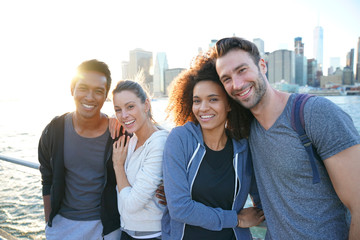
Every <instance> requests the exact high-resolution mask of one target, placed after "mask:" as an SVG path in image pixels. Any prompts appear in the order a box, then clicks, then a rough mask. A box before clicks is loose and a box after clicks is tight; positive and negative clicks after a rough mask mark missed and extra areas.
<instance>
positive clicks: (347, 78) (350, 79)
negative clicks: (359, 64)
mask: <svg viewBox="0 0 360 240" xmlns="http://www.w3.org/2000/svg"><path fill="white" fill-rule="evenodd" d="M344 84H346V85H353V84H354V49H353V48H352V49H351V50H350V52H348V53H347V54H346V67H344Z"/></svg>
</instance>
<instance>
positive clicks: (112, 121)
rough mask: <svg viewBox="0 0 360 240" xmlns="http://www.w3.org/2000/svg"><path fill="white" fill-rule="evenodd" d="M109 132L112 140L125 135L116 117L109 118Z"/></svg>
mask: <svg viewBox="0 0 360 240" xmlns="http://www.w3.org/2000/svg"><path fill="white" fill-rule="evenodd" d="M109 132H110V135H111V138H112V139H115V138H117V137H119V136H120V135H122V134H124V133H125V129H124V128H123V127H122V126H121V124H120V122H119V121H118V120H117V118H116V117H109Z"/></svg>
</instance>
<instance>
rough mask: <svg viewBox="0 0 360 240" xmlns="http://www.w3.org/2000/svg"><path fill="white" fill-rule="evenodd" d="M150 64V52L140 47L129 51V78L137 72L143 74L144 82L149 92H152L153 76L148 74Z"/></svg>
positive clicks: (151, 57) (151, 58)
mask: <svg viewBox="0 0 360 240" xmlns="http://www.w3.org/2000/svg"><path fill="white" fill-rule="evenodd" d="M152 66H153V55H152V52H148V51H144V50H143V49H140V48H136V49H134V50H131V51H130V55H129V68H128V75H129V78H131V79H134V78H135V77H136V76H137V75H138V74H139V73H141V74H143V76H144V84H145V85H146V87H147V88H148V89H149V91H150V93H152V92H153V76H152V75H151V74H150V69H151V68H152Z"/></svg>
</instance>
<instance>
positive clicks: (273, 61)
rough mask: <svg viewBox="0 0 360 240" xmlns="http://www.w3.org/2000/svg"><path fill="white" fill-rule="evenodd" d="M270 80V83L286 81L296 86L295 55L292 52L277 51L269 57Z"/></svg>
mask: <svg viewBox="0 0 360 240" xmlns="http://www.w3.org/2000/svg"><path fill="white" fill-rule="evenodd" d="M268 79H269V82H270V83H276V82H280V81H281V80H285V81H286V82H287V83H289V84H295V54H294V51H290V50H284V49H282V50H276V51H274V52H272V53H270V55H269V61H268Z"/></svg>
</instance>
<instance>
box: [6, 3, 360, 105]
mask: <svg viewBox="0 0 360 240" xmlns="http://www.w3.org/2000/svg"><path fill="white" fill-rule="evenodd" d="M359 23H360V1H358V0H342V1H338V0H319V1H313V0H293V1H291V0H284V1H281V0H272V1H269V0H264V1H263V0H258V1H256V0H255V1H250V0H249V1H239V0H231V1H230V0H216V1H213V0H191V1H190V0H182V1H173V0H154V1H151V0H126V1H123V0H117V1H115V0H114V1H110V0H101V1H100V0H99V1H91V0H84V1H82V0H81V1H78V0H71V1H64V0H62V1H52V0H42V1H38V0H21V1H17V0H11V1H7V0H0V71H1V80H0V81H1V82H0V83H1V84H0V98H1V97H4V96H9V95H23V94H25V95H26V96H33V97H34V96H36V97H41V96H47V95H49V93H50V94H51V95H53V94H55V93H63V92H65V91H66V93H67V92H68V90H69V83H70V79H71V77H72V76H73V73H74V71H75V68H76V66H77V65H78V64H79V63H81V62H82V61H84V60H87V59H92V58H96V59H99V60H102V61H105V62H107V63H108V64H109V66H110V68H111V71H112V73H113V79H114V82H117V81H118V80H120V78H121V72H120V71H121V61H124V60H128V57H129V50H133V49H135V48H142V49H144V50H147V51H152V52H153V53H154V60H155V56H156V52H159V51H163V52H166V53H167V58H168V63H169V67H171V68H175V67H185V68H187V67H188V66H189V63H190V61H191V58H192V57H194V56H195V55H196V53H197V49H198V47H202V48H207V46H208V44H209V42H210V40H211V39H220V38H223V37H229V36H232V35H233V34H235V35H236V36H240V37H244V38H246V39H249V40H252V39H253V38H261V39H263V40H264V42H265V51H267V52H272V51H274V50H277V49H279V48H286V49H289V50H293V48H294V38H295V37H302V38H303V42H304V44H305V56H306V57H307V58H312V57H313V30H314V28H315V27H316V26H317V25H318V24H319V25H320V26H322V27H323V30H324V60H323V61H324V73H325V74H326V73H327V67H328V65H329V58H330V57H340V59H341V65H342V66H344V65H345V57H346V54H347V52H348V51H350V49H351V48H355V51H357V49H356V48H357V41H358V37H360V24H359ZM45 91H46V92H45ZM44 94H46V95H44Z"/></svg>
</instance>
